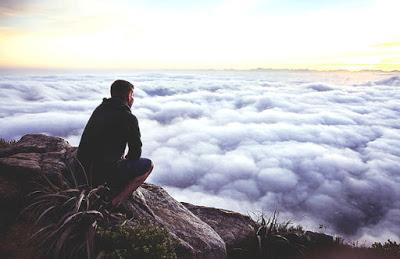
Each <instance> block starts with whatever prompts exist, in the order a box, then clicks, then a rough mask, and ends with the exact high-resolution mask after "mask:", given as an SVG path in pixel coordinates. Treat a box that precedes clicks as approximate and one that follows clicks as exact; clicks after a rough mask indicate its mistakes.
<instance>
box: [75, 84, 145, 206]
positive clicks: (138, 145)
mask: <svg viewBox="0 0 400 259" xmlns="http://www.w3.org/2000/svg"><path fill="white" fill-rule="evenodd" d="M133 101H134V86H133V85H132V84H131V83H129V82H128V81H125V80H116V81H115V82H113V83H112V85H111V98H109V99H107V98H104V99H103V103H102V104H100V105H99V106H98V107H97V108H96V109H95V110H94V112H93V114H92V116H91V117H90V119H89V121H88V123H87V125H86V127H85V130H84V131H83V134H82V138H81V141H80V143H79V148H78V159H79V161H80V162H81V163H82V165H83V167H84V169H85V170H86V172H87V174H88V175H89V178H90V180H91V182H92V184H93V185H100V184H104V183H107V184H109V186H110V188H111V191H112V193H113V199H112V205H113V206H118V205H119V204H121V203H122V202H123V201H125V200H126V199H127V198H128V197H129V195H130V194H131V193H132V192H133V191H134V190H136V189H137V188H138V187H139V186H140V185H141V184H142V183H143V182H144V181H145V180H146V178H147V177H148V176H149V174H150V173H151V171H152V170H153V163H152V161H151V160H150V159H146V158H141V157H140V156H141V153H142V142H141V139H140V130H139V124H138V120H137V118H136V117H135V115H133V114H132V113H131V107H132V104H133ZM126 144H128V147H129V151H128V154H127V155H126V156H125V158H123V155H124V152H125V148H126Z"/></svg>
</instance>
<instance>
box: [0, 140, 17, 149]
mask: <svg viewBox="0 0 400 259" xmlns="http://www.w3.org/2000/svg"><path fill="white" fill-rule="evenodd" d="M15 143H17V141H15V140H13V139H12V140H6V139H3V138H0V148H7V147H10V146H12V145H14V144H15Z"/></svg>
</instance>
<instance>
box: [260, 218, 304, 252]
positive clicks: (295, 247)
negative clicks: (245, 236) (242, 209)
mask: <svg viewBox="0 0 400 259" xmlns="http://www.w3.org/2000/svg"><path fill="white" fill-rule="evenodd" d="M260 221H261V222H260V226H259V228H258V230H257V233H256V235H257V239H258V244H259V257H260V258H294V257H299V256H302V255H303V250H304V246H303V245H302V244H301V243H300V242H298V240H299V239H298V236H297V234H296V232H295V231H298V232H301V233H303V229H302V228H301V227H298V226H297V227H296V228H291V227H289V225H290V224H291V222H290V221H288V222H285V223H278V214H277V213H276V211H275V212H274V213H273V215H272V216H271V217H269V218H268V220H265V218H264V215H263V214H262V215H261V220H260ZM290 235H295V237H296V238H291V236H290Z"/></svg>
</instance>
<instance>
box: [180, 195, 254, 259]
mask: <svg viewBox="0 0 400 259" xmlns="http://www.w3.org/2000/svg"><path fill="white" fill-rule="evenodd" d="M182 204H183V205H184V206H185V207H186V208H188V209H189V210H190V211H191V212H192V213H193V214H195V215H196V216H198V217H199V218H200V219H201V220H202V221H204V222H206V223H207V224H208V225H210V226H211V227H212V228H213V229H214V230H215V231H216V232H217V233H218V234H219V235H220V236H221V237H222V239H223V240H224V241H225V244H226V247H227V251H228V256H229V257H236V256H238V255H243V254H248V253H249V252H250V251H257V249H258V247H257V237H256V229H257V225H256V223H255V222H254V221H253V220H252V219H251V218H250V217H249V216H245V215H242V214H240V213H237V212H233V211H229V210H223V209H216V208H210V207H205V206H197V205H193V204H190V203H185V202H182ZM244 250H245V251H244Z"/></svg>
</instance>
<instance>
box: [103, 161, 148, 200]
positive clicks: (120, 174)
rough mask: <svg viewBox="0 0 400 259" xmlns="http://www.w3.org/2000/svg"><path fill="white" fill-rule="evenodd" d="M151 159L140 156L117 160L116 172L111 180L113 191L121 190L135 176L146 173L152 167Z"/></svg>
mask: <svg viewBox="0 0 400 259" xmlns="http://www.w3.org/2000/svg"><path fill="white" fill-rule="evenodd" d="M151 164H152V162H151V160H150V159H147V158H139V159H136V160H131V159H122V160H120V161H118V162H117V165H116V170H115V171H116V172H115V173H114V174H113V177H112V178H113V179H112V181H111V182H110V185H111V189H112V192H113V193H118V192H119V191H121V190H122V189H123V188H124V187H125V186H126V185H127V184H128V183H129V182H130V181H131V180H132V179H133V178H135V177H139V176H142V175H144V174H145V173H146V172H148V171H149V170H150V168H151Z"/></svg>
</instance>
